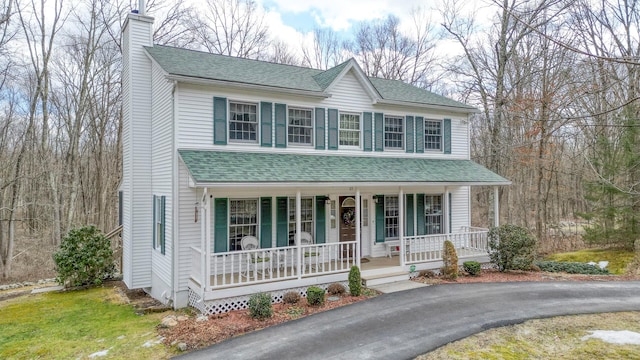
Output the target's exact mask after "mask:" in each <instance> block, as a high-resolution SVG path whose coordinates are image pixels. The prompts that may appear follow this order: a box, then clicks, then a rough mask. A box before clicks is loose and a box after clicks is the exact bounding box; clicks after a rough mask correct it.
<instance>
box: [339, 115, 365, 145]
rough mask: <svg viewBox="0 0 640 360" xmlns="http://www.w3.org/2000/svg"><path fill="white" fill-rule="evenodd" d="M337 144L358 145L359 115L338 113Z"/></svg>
mask: <svg viewBox="0 0 640 360" xmlns="http://www.w3.org/2000/svg"><path fill="white" fill-rule="evenodd" d="M338 144H339V145H340V146H353V147H360V115H358V114H342V113H341V114H340V125H339V132H338Z"/></svg>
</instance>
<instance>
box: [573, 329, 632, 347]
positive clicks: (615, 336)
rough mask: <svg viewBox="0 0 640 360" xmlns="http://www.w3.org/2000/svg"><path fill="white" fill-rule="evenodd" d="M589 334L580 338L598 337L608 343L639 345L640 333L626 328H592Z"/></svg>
mask: <svg viewBox="0 0 640 360" xmlns="http://www.w3.org/2000/svg"><path fill="white" fill-rule="evenodd" d="M590 333H591V335H586V336H583V337H582V339H581V340H583V341H584V340H588V339H591V338H594V339H600V340H602V341H604V342H608V343H610V344H620V345H625V344H631V345H640V333H637V332H634V331H628V330H620V331H616V330H594V331H590Z"/></svg>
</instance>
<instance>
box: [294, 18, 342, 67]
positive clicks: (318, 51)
mask: <svg viewBox="0 0 640 360" xmlns="http://www.w3.org/2000/svg"><path fill="white" fill-rule="evenodd" d="M345 47H346V45H345V44H343V43H341V41H340V38H339V37H338V35H337V34H336V33H335V32H334V31H333V30H331V29H321V28H315V29H314V30H313V42H312V43H311V44H310V45H308V44H303V45H302V64H303V65H305V66H308V67H311V68H314V69H321V70H326V69H329V68H332V67H334V66H336V65H338V64H340V63H342V62H344V61H345V60H347V56H346V55H345V51H344V49H345Z"/></svg>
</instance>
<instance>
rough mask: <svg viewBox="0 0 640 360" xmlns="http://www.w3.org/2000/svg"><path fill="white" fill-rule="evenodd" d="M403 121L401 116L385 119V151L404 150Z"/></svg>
mask: <svg viewBox="0 0 640 360" xmlns="http://www.w3.org/2000/svg"><path fill="white" fill-rule="evenodd" d="M402 124H403V119H402V117H399V116H385V117H384V147H385V149H398V150H402V149H404V141H403V135H404V130H403V126H402Z"/></svg>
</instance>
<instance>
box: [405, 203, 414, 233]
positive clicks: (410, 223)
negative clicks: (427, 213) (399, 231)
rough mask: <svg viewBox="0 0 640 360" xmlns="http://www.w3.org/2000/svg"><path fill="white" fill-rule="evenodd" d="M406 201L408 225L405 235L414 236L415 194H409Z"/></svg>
mask: <svg viewBox="0 0 640 360" xmlns="http://www.w3.org/2000/svg"><path fill="white" fill-rule="evenodd" d="M405 198H406V201H405V212H404V222H405V224H406V226H405V230H404V234H405V235H407V236H413V219H414V216H413V194H407V195H406V197H405Z"/></svg>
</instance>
